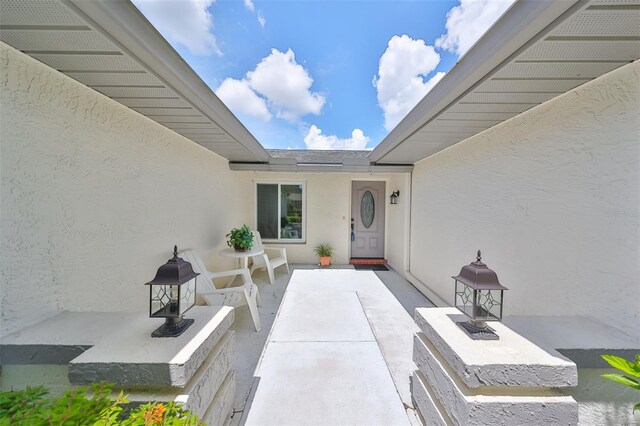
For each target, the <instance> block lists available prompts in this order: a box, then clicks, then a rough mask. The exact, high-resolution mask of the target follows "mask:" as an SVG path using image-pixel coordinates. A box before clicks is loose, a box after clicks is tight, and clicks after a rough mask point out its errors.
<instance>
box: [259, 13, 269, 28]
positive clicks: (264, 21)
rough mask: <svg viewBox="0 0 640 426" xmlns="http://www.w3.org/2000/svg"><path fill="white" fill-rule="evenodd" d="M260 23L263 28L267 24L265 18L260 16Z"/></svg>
mask: <svg viewBox="0 0 640 426" xmlns="http://www.w3.org/2000/svg"><path fill="white" fill-rule="evenodd" d="M258 22H259V23H260V26H261V27H262V28H264V26H265V25H266V24H267V20H266V19H264V16H262V15H260V14H258Z"/></svg>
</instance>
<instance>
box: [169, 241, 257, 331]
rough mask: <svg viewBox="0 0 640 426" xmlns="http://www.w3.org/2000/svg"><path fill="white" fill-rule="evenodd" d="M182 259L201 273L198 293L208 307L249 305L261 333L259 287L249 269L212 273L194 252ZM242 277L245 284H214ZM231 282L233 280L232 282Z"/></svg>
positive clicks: (184, 252)
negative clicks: (222, 279)
mask: <svg viewBox="0 0 640 426" xmlns="http://www.w3.org/2000/svg"><path fill="white" fill-rule="evenodd" d="M178 256H180V257H181V258H182V259H184V260H186V261H187V262H189V263H191V266H192V267H193V270H194V271H195V272H198V273H200V276H199V277H198V281H197V289H196V290H197V292H198V294H199V295H200V296H202V298H203V299H204V301H205V302H206V303H207V305H210V306H221V305H222V306H233V307H234V308H237V307H240V306H244V305H247V306H248V307H249V313H251V318H252V319H253V325H254V326H255V328H256V331H260V329H261V328H262V324H261V322H260V313H259V312H258V306H260V305H261V304H262V301H261V300H260V291H259V290H258V286H257V285H255V284H254V283H253V280H251V273H250V272H249V269H247V268H241V269H233V270H230V271H222V272H211V271H208V270H207V268H206V267H205V266H204V262H202V259H201V258H200V256H198V254H197V253H196V252H195V251H194V250H185V251H183V252H181V253H180V254H178ZM238 275H240V276H242V279H243V284H242V285H238V286H232V287H227V288H217V287H216V285H215V283H214V282H213V279H214V278H224V277H233V278H235V277H237V276H238ZM230 282H231V280H230Z"/></svg>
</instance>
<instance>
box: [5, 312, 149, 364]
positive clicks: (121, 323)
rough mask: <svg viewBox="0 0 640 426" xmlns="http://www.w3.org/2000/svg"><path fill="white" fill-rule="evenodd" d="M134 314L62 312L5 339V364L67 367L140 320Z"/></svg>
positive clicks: (136, 314) (137, 314)
mask: <svg viewBox="0 0 640 426" xmlns="http://www.w3.org/2000/svg"><path fill="white" fill-rule="evenodd" d="M139 316H140V314H139V313H137V312H135V313H132V312H66V311H63V312H60V313H59V314H57V315H55V316H53V317H50V318H46V319H44V320H42V321H40V322H38V323H35V324H32V325H30V326H28V327H25V328H23V329H21V330H18V331H16V332H14V333H12V334H10V335H8V336H3V337H2V344H0V362H1V363H2V364H54V365H66V364H67V363H69V361H71V360H72V359H74V358H76V357H77V356H79V355H81V354H82V353H83V352H84V351H86V350H88V349H89V348H91V347H92V346H94V345H95V344H96V343H98V342H99V341H101V340H103V339H104V338H105V337H107V336H109V335H111V334H113V333H115V332H117V331H118V330H123V329H125V328H126V327H127V325H128V324H129V323H131V321H133V320H134V319H135V318H137V317H139Z"/></svg>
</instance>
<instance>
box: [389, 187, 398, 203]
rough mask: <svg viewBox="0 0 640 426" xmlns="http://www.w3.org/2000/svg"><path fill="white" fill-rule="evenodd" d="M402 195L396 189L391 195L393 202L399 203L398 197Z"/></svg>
mask: <svg viewBox="0 0 640 426" xmlns="http://www.w3.org/2000/svg"><path fill="white" fill-rule="evenodd" d="M399 196H400V191H398V190H396V191H393V192H392V193H391V196H390V197H389V198H390V199H391V204H398V197H399Z"/></svg>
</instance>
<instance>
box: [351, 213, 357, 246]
mask: <svg viewBox="0 0 640 426" xmlns="http://www.w3.org/2000/svg"><path fill="white" fill-rule="evenodd" d="M353 228H354V224H353V218H351V241H355V240H356V234H354V233H353Z"/></svg>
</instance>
